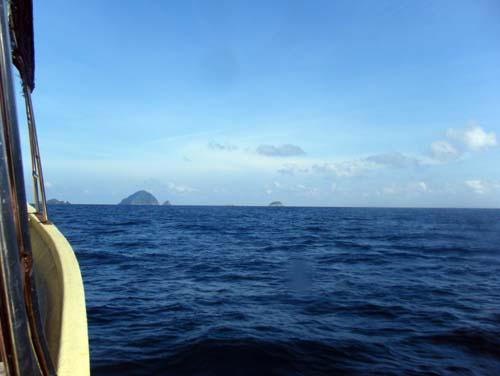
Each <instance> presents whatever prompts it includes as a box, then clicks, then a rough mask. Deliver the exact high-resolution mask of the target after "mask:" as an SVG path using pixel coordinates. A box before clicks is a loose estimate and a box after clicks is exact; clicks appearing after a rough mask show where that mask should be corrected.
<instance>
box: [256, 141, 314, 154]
mask: <svg viewBox="0 0 500 376" xmlns="http://www.w3.org/2000/svg"><path fill="white" fill-rule="evenodd" d="M256 151H257V153H258V154H261V155H265V156H266V157H292V156H297V155H304V154H305V151H304V150H302V148H301V147H300V146H297V145H291V144H285V145H281V146H273V145H259V146H258V147H257V149H256Z"/></svg>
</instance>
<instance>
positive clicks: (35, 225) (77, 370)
mask: <svg viewBox="0 0 500 376" xmlns="http://www.w3.org/2000/svg"><path fill="white" fill-rule="evenodd" d="M28 213H29V214H28V215H29V225H30V233H31V246H32V249H33V260H34V270H35V280H36V284H37V292H38V300H39V304H40V311H41V315H42V323H43V325H44V326H45V328H44V330H45V335H46V339H47V343H48V347H49V351H50V353H51V356H52V360H53V362H54V366H55V368H56V371H57V374H58V375H59V376H70V375H71V376H88V375H90V361H89V341H88V329H87V312H86V309H85V293H84V289H83V280H82V275H81V272H80V266H79V265H78V261H77V259H76V256H75V253H74V252H73V249H72V248H71V245H70V244H69V243H68V241H67V240H66V238H65V237H64V236H63V235H62V234H61V232H60V231H59V230H58V229H57V227H56V226H54V225H53V224H43V223H41V222H40V220H39V219H38V218H37V217H36V215H35V214H34V213H35V210H34V209H33V208H32V207H31V206H29V207H28Z"/></svg>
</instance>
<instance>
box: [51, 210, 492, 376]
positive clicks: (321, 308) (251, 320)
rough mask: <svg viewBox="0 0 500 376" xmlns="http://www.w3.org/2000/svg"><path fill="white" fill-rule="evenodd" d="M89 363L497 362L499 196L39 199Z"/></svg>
mask: <svg viewBox="0 0 500 376" xmlns="http://www.w3.org/2000/svg"><path fill="white" fill-rule="evenodd" d="M49 214H50V216H51V220H52V221H53V222H55V224H56V225H57V226H58V227H59V229H60V230H61V231H62V233H63V234H64V235H65V236H66V237H67V238H68V240H69V241H70V243H71V244H72V245H73V248H74V250H75V252H76V255H77V258H78V261H79V263H80V267H81V270H82V275H83V281H84V285H85V293H86V302H87V315H88V324H89V336H90V354H91V370H92V374H93V375H500V210H487V209H484V210H482V209H384V208H305V207H304V208H299V207H221V206H219V207H215V206H117V205H115V206H112V205H108V206H106V205H102V206H100V205H61V206H50V207H49Z"/></svg>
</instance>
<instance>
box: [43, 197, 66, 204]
mask: <svg viewBox="0 0 500 376" xmlns="http://www.w3.org/2000/svg"><path fill="white" fill-rule="evenodd" d="M47 205H71V202H69V201H64V200H63V201H60V200H58V199H56V198H51V199H50V200H47Z"/></svg>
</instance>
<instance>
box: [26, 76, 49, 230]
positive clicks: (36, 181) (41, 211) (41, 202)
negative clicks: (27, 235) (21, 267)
mask: <svg viewBox="0 0 500 376" xmlns="http://www.w3.org/2000/svg"><path fill="white" fill-rule="evenodd" d="M23 94H24V102H25V105H26V118H27V120H28V129H29V138H30V150H31V175H32V178H33V197H34V200H35V209H36V212H37V214H38V216H39V218H40V221H41V222H42V223H47V222H48V220H49V216H48V213H47V197H46V195H45V182H44V180H43V170H42V160H41V158H40V148H39V146H38V136H37V133H36V122H35V115H34V112H33V102H32V101H31V91H30V89H29V88H28V86H27V85H26V84H24V83H23Z"/></svg>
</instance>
